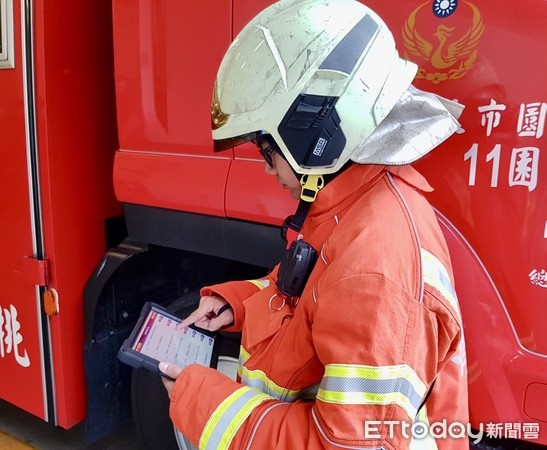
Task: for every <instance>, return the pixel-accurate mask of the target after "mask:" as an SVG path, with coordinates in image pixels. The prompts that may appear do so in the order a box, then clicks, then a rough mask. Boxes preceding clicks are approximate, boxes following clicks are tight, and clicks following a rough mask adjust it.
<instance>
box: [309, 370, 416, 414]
mask: <svg viewBox="0 0 547 450" xmlns="http://www.w3.org/2000/svg"><path fill="white" fill-rule="evenodd" d="M425 392H426V386H425V385H424V383H423V382H422V381H421V380H420V379H419V378H418V376H417V375H416V372H414V370H413V369H412V368H411V367H410V366H408V365H406V364H401V365H396V366H380V367H375V366H365V365H349V364H328V365H327V366H326V367H325V375H324V376H323V380H322V381H321V386H320V389H319V391H318V393H317V399H318V400H321V401H323V402H327V403H336V404H346V405H365V404H366V405H388V404H396V405H398V406H399V407H401V408H402V409H403V410H404V411H405V412H406V413H407V414H408V416H409V418H412V419H413V418H414V416H415V415H416V412H417V410H418V408H419V407H420V404H421V402H422V398H423V396H424V395H425Z"/></svg>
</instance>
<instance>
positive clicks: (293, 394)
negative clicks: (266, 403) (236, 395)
mask: <svg viewBox="0 0 547 450" xmlns="http://www.w3.org/2000/svg"><path fill="white" fill-rule="evenodd" d="M241 382H242V383H245V384H246V385H247V386H250V387H253V388H256V389H260V390H261V391H263V392H265V393H267V394H270V395H272V396H274V397H275V398H277V399H283V400H285V399H287V400H288V399H293V400H296V399H297V398H298V396H299V394H300V390H297V391H293V390H290V389H287V388H284V387H281V386H279V385H277V384H276V383H274V382H273V381H272V380H270V379H269V378H268V377H267V376H266V374H265V373H264V372H263V371H262V370H249V369H247V367H242V368H241Z"/></svg>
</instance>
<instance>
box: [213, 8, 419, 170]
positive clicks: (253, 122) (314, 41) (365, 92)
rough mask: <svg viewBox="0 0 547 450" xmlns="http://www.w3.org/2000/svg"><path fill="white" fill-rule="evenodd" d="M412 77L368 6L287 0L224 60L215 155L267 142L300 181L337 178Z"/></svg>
mask: <svg viewBox="0 0 547 450" xmlns="http://www.w3.org/2000/svg"><path fill="white" fill-rule="evenodd" d="M416 71H417V66H416V65H415V64H414V63H411V62H409V61H405V60H403V59H401V58H400V57H399V54H398V52H397V50H396V48H395V41H394V39H393V36H392V34H391V32H390V31H389V29H388V28H387V26H386V25H385V23H384V22H383V21H382V19H380V17H379V16H378V15H377V14H376V13H375V12H374V11H372V10H371V9H370V8H368V7H366V6H364V5H363V4H361V3H359V2H357V1H355V0H281V1H279V2H277V3H275V4H273V5H272V6H270V7H268V8H267V9H265V10H264V11H262V12H261V13H259V14H258V15H257V16H256V17H255V18H254V19H253V20H252V21H251V22H249V24H247V26H246V27H245V28H244V29H243V30H242V31H241V33H240V34H239V35H238V36H237V38H236V39H235V40H234V42H233V43H232V45H231V46H230V48H229V49H228V51H227V53H226V55H225V56H224V59H223V60H222V63H221V65H220V68H219V71H218V75H217V80H216V83H215V88H214V94H213V104H212V123H213V139H214V141H215V150H216V151H220V150H224V149H226V148H230V147H234V146H236V145H239V144H241V143H243V142H246V141H250V140H252V139H254V138H255V137H257V136H258V135H261V134H270V135H271V136H272V137H273V139H274V140H275V142H276V144H277V145H278V147H279V149H280V151H281V152H282V154H283V156H284V157H285V159H286V160H287V161H288V162H289V164H290V165H291V167H292V168H293V170H294V171H295V172H297V173H300V174H316V175H320V174H329V173H335V172H337V171H338V170H340V169H341V168H342V166H344V164H345V163H346V162H347V161H348V160H349V159H350V158H351V156H352V154H354V153H355V152H356V151H358V150H360V147H361V146H362V144H363V142H364V141H365V140H366V139H367V137H368V136H369V135H370V134H371V133H372V132H373V131H374V130H375V129H376V127H377V126H378V125H379V124H380V123H381V122H382V120H383V119H384V118H385V117H386V116H387V115H388V113H389V112H390V111H391V110H392V109H393V107H394V105H395V104H396V103H397V101H398V100H399V99H400V98H401V96H402V95H403V93H404V92H405V91H406V90H407V88H408V87H409V86H410V84H411V82H412V80H413V78H414V76H415V74H416ZM367 162H369V163H370V162H372V163H374V161H367Z"/></svg>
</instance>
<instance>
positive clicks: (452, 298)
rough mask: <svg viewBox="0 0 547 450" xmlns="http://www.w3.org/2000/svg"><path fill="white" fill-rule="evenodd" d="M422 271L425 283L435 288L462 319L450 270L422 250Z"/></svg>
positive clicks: (433, 256)
mask: <svg viewBox="0 0 547 450" xmlns="http://www.w3.org/2000/svg"><path fill="white" fill-rule="evenodd" d="M421 253H422V270H423V277H424V282H425V283H426V284H428V285H429V286H431V287H433V288H435V289H436V290H437V291H439V293H440V294H441V295H442V296H443V297H444V298H445V299H446V301H448V303H450V305H451V306H452V308H453V309H454V311H455V312H456V314H457V316H458V317H460V308H459V306H458V297H457V296H456V292H455V291H454V288H453V287H452V283H451V282H450V276H449V275H448V270H446V267H444V265H443V263H442V262H441V261H440V260H439V259H438V258H437V257H436V256H435V255H433V254H432V253H429V252H428V251H427V250H424V249H423V248H422V249H421Z"/></svg>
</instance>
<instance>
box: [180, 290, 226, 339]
mask: <svg viewBox="0 0 547 450" xmlns="http://www.w3.org/2000/svg"><path fill="white" fill-rule="evenodd" d="M233 322H234V313H233V311H232V309H231V308H230V305H229V303H228V302H227V301H226V300H224V299H223V298H222V297H218V296H216V295H211V296H205V297H201V300H200V301H199V306H198V308H197V309H196V310H195V311H194V312H193V313H192V314H190V315H189V316H188V317H187V318H186V319H184V320H183V321H182V322H181V323H179V324H178V325H177V330H184V329H186V328H188V326H189V325H192V324H194V325H195V326H196V327H200V328H203V329H205V330H209V331H216V330H218V329H220V328H222V327H226V326H228V325H231V324H232V323H233Z"/></svg>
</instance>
